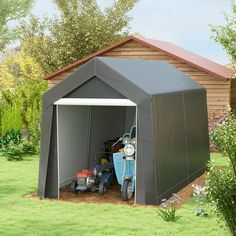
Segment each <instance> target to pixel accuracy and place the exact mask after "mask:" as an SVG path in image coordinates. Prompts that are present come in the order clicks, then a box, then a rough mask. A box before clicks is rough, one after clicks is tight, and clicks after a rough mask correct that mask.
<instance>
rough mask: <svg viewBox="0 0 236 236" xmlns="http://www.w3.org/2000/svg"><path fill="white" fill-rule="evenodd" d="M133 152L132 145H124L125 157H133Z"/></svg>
mask: <svg viewBox="0 0 236 236" xmlns="http://www.w3.org/2000/svg"><path fill="white" fill-rule="evenodd" d="M134 152H135V148H134V145H132V144H126V145H125V147H124V153H125V155H126V156H133V155H134Z"/></svg>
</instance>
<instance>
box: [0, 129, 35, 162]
mask: <svg viewBox="0 0 236 236" xmlns="http://www.w3.org/2000/svg"><path fill="white" fill-rule="evenodd" d="M35 153H36V148H35V146H34V144H33V143H32V142H31V141H30V140H29V139H27V138H23V136H22V133H21V131H20V130H10V131H9V132H7V133H6V134H5V135H4V136H3V138H2V140H1V149H0V154H1V155H2V156H5V157H6V158H7V159H8V160H9V161H12V160H22V158H23V155H24V154H30V155H33V154H35Z"/></svg>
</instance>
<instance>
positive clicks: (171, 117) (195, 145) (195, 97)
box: [153, 89, 209, 203]
mask: <svg viewBox="0 0 236 236" xmlns="http://www.w3.org/2000/svg"><path fill="white" fill-rule="evenodd" d="M153 112H154V117H155V119H154V127H155V145H156V167H157V176H158V184H159V192H158V201H159V203H160V202H161V200H162V199H163V198H168V197H170V196H171V195H172V193H176V192H178V191H179V190H180V189H181V188H183V187H184V186H185V185H187V184H188V183H190V182H191V181H193V180H194V179H195V178H196V177H198V176H200V175H201V174H202V173H203V172H204V171H205V170H206V167H207V162H208V160H209V144H208V126H207V107H206V92H205V89H195V90H189V91H184V92H176V93H170V94H162V95H158V96H155V97H154V100H153Z"/></svg>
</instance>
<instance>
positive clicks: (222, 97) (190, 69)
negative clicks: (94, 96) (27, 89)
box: [45, 36, 236, 120]
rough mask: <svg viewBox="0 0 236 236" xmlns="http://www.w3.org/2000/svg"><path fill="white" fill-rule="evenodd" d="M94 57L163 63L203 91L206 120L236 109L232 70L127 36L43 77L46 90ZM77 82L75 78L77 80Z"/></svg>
mask: <svg viewBox="0 0 236 236" xmlns="http://www.w3.org/2000/svg"><path fill="white" fill-rule="evenodd" d="M95 56H102V57H116V58H132V59H134V58H136V59H145V60H165V61H167V62H168V63H170V64H172V65H173V66H174V67H175V68H177V69H178V70H179V71H181V72H183V73H184V74H185V75H187V76H188V77H190V78H192V79H193V80H195V81H196V82H198V83H199V84H201V85H203V86H204V87H205V88H206V90H207V105H208V117H209V119H210V120H211V118H212V117H213V115H215V114H221V113H223V112H224V111H226V110H227V109H228V106H229V105H230V106H231V108H233V109H236V81H235V80H233V79H231V78H232V76H233V74H234V70H233V69H231V68H227V67H225V66H223V65H220V64H218V63H216V62H213V61H211V60H209V59H206V58H204V57H202V56H199V55H197V54H194V53H192V52H190V51H188V50H185V49H183V48H181V47H179V46H177V45H174V44H172V43H170V42H166V41H161V40H150V39H146V38H143V37H137V36H130V37H127V38H125V39H124V40H122V41H120V42H118V43H115V44H112V45H110V46H109V47H107V48H104V49H102V50H100V51H98V52H96V53H94V54H91V55H89V56H87V57H85V58H82V59H81V60H79V61H76V62H74V63H73V64H70V65H68V66H66V67H63V68H61V69H59V70H57V71H55V72H53V73H51V74H49V75H47V76H46V77H45V79H46V80H47V81H48V87H49V89H50V88H52V87H53V86H55V85H56V84H57V83H59V82H60V81H62V80H63V79H64V78H66V77H67V76H68V75H70V74H72V73H73V72H74V71H76V70H77V69H78V68H80V66H81V65H83V64H84V63H85V62H87V61H88V60H90V59H92V58H93V57H95ZM78 79H79V78H78Z"/></svg>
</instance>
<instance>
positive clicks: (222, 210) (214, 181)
mask: <svg viewBox="0 0 236 236" xmlns="http://www.w3.org/2000/svg"><path fill="white" fill-rule="evenodd" d="M210 137H211V140H212V142H213V143H214V144H215V145H216V147H217V148H218V150H220V151H221V152H222V153H223V154H225V155H227V156H228V157H229V159H230V167H229V168H228V169H225V170H219V169H217V168H216V167H213V166H210V171H209V173H208V177H207V192H208V197H209V199H210V200H211V202H212V204H213V206H214V209H215V211H216V214H217V215H218V217H219V219H220V220H221V221H222V222H223V223H224V224H225V226H226V227H227V228H228V229H229V231H230V232H231V234H232V235H234V236H235V235H236V217H235V216H236V116H235V114H234V113H232V112H229V113H228V114H227V115H226V116H225V117H224V119H223V120H222V121H221V122H219V123H218V124H217V125H216V127H215V129H214V130H213V131H211V133H210Z"/></svg>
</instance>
